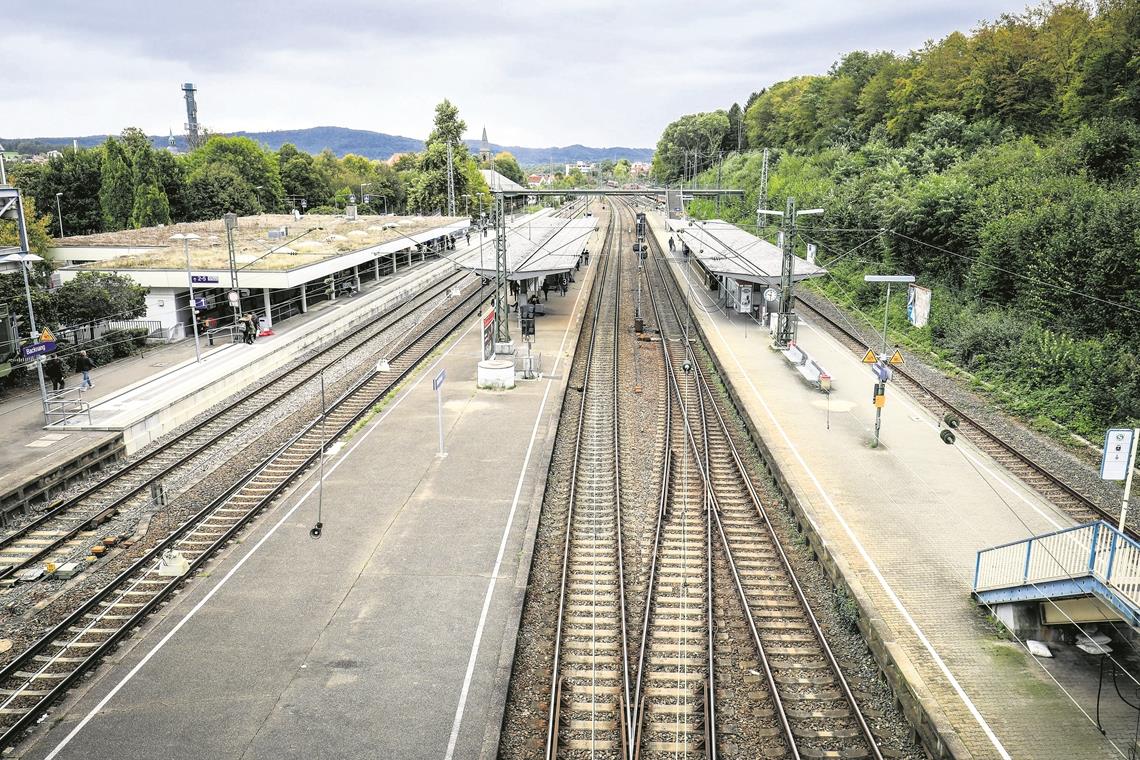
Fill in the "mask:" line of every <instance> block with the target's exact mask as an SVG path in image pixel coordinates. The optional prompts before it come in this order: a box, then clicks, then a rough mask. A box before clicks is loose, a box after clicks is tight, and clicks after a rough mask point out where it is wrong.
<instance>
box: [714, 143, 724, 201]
mask: <svg viewBox="0 0 1140 760" xmlns="http://www.w3.org/2000/svg"><path fill="white" fill-rule="evenodd" d="M723 167H724V154H723V153H721V154H720V156H719V157H718V158H717V162H716V215H717V216H718V217H719V216H720V172H721V169H722V168H723Z"/></svg>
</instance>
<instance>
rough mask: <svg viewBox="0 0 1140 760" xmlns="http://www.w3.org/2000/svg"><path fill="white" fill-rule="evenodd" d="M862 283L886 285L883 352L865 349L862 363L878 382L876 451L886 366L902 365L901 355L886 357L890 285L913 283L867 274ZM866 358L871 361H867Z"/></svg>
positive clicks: (904, 278)
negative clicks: (876, 352) (868, 368)
mask: <svg viewBox="0 0 1140 760" xmlns="http://www.w3.org/2000/svg"><path fill="white" fill-rule="evenodd" d="M863 282H885V283H887V300H886V302H885V303H884V305H883V352H882V353H881V354H879V356H878V357H876V356H875V352H874V351H872V350H871V349H867V355H866V356H864V357H863V361H864V362H865V363H867V364H873V367H872V369H874V370H875V374H876V375H877V376H878V378H879V382H877V383H876V384H875V396H874V399H875V440H874V441H872V442H871V448H873V449H877V448H878V447H879V428H880V427H881V426H882V421H883V406H884V405H885V404H886V401H887V381H888V380H890V378H891V375H890V373H891V371H890V368H889V367H888V366H887V365H888V364H902V363H903V358H902V354H901V353H899V352H898V351H895V352H894V354H893V355H891V356H889V357H888V356H887V319H888V318H889V316H890V306H891V285H892V284H894V283H896V282H905V283H912V282H914V275H913V274H868V275H864V277H863ZM868 357H870V358H871V359H872V361H867V359H868Z"/></svg>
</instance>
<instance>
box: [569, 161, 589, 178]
mask: <svg viewBox="0 0 1140 760" xmlns="http://www.w3.org/2000/svg"><path fill="white" fill-rule="evenodd" d="M575 169H577V170H578V171H580V172H582V174H593V173H594V171H595V167H594V165H593V164H588V163H586V162H585V161H578V162H577V163H573V164H566V176H569V175H570V172H572V171H574V170H575Z"/></svg>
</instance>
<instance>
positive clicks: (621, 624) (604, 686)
mask: <svg viewBox="0 0 1140 760" xmlns="http://www.w3.org/2000/svg"><path fill="white" fill-rule="evenodd" d="M615 238H616V240H615ZM620 240H621V226H620V224H617V223H616V214H611V216H610V223H609V228H608V230H607V234H606V240H605V242H604V244H603V249H602V256H601V261H600V262H599V265H600V266H602V267H603V270H602V272H601V275H600V276H599V277H598V279H597V282H598V287H599V290H598V291H597V294H596V296H595V307H594V313H593V315H592V318H591V324H590V330H591V336H590V342H589V346H588V349H587V353H586V371H585V374H584V376H583V380H582V387H581V391H580V392H581V401H580V409H579V417H578V427H577V431H576V435H575V445H574V454H573V460H572V466H571V473H570V493H569V511H568V515H567V519H566V533H565V538H564V542H563V553H562V578H561V587H560V592H559V605H558V624H557V630H556V633H555V640H554V655H553V674H552V678H551V685H550V706H549V715H548V722H547V735H546V752H545V756H546V758H548V760H553V758H556V757H567V756H571V757H572V756H575V755H577V754H578V753H582V754H585V755H587V756H589V757H609V758H618V757H622V758H624V757H625V756H626V748H627V743H628V714H629V713H628V706H629V704H630V692H629V670H628V667H627V665H626V663H627V662H628V652H627V636H626V606H625V575H624V569H623V561H622V545H621V499H620V493H621V484H620V461H619V458H620V454H619V450H620V446H619V443H618V441H619V430H618V405H617V398H618V396H617V377H618V375H617V352H616V350H617V337H618V329H619V321H618V320H619V318H620V317H619V314H620V309H619V308H618V303H619V293H618V288H619V286H620V271H621V268H620V266H619V263H618V262H616V261H615V259H616V258H617V257H618V256H619V255H620ZM615 247H616V248H617V250H618V253H617V254H615V252H614V250H615Z"/></svg>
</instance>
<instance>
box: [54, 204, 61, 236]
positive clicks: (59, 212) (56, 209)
mask: <svg viewBox="0 0 1140 760" xmlns="http://www.w3.org/2000/svg"><path fill="white" fill-rule="evenodd" d="M62 197H63V193H56V194H55V213H56V216H57V217H59V236H60V237H63V211H62V210H61V209H60V205H59V199H60V198H62Z"/></svg>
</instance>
